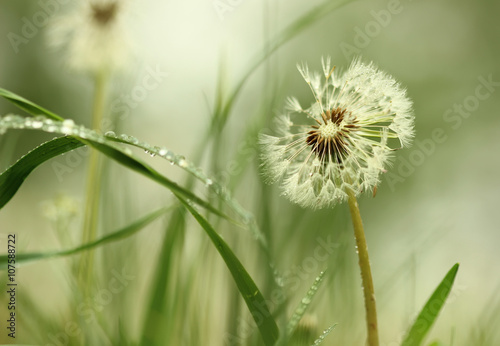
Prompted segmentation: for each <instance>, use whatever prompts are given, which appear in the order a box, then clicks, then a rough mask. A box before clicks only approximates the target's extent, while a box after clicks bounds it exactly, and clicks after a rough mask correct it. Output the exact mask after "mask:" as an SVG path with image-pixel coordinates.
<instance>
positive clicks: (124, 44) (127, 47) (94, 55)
mask: <svg viewBox="0 0 500 346" xmlns="http://www.w3.org/2000/svg"><path fill="white" fill-rule="evenodd" d="M129 10H130V4H129V1H127V0H87V1H80V2H79V3H78V6H77V7H76V8H75V9H74V10H73V11H71V12H70V13H68V14H66V15H61V16H58V17H56V18H55V19H54V20H53V21H52V23H51V26H50V28H49V30H48V34H47V39H48V43H49V45H50V46H52V47H54V48H56V49H58V50H59V51H61V53H62V54H63V56H64V58H65V63H66V65H67V66H68V67H69V68H71V69H72V70H75V71H77V72H91V73H102V72H103V71H117V70H122V69H124V68H125V67H126V66H127V65H128V64H129V63H130V62H131V60H132V57H133V55H134V44H133V40H132V39H131V35H130V26H129V23H128V20H129V19H130V13H129Z"/></svg>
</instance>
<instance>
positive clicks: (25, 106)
mask: <svg viewBox="0 0 500 346" xmlns="http://www.w3.org/2000/svg"><path fill="white" fill-rule="evenodd" d="M0 96H2V97H4V98H6V99H7V100H9V101H10V102H12V103H14V104H15V105H16V106H18V107H19V108H21V109H22V110H24V111H26V112H28V113H29V114H31V115H44V116H46V117H47V118H50V119H52V120H58V121H63V120H64V119H63V118H61V117H60V116H59V115H57V114H55V113H52V112H51V111H49V110H47V109H45V108H43V107H41V106H39V105H37V104H35V103H33V102H31V101H29V100H26V99H25V98H24V97H21V96H19V95H17V94H14V93H13V92H11V91H8V90H5V89H3V88H0Z"/></svg>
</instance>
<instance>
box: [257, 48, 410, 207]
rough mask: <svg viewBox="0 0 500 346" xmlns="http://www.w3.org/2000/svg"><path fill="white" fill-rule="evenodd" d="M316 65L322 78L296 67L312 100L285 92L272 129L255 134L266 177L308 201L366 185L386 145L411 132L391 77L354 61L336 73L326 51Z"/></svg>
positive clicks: (339, 197)
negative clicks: (284, 103)
mask: <svg viewBox="0 0 500 346" xmlns="http://www.w3.org/2000/svg"><path fill="white" fill-rule="evenodd" d="M322 65H323V71H322V72H323V76H324V81H322V78H321V77H320V75H318V74H314V73H310V72H309V68H308V67H307V65H304V64H302V65H300V66H298V69H299V72H300V73H301V75H302V77H303V78H304V80H305V81H306V82H307V84H308V85H309V87H310V89H311V91H312V93H313V95H314V98H315V102H314V103H313V104H312V105H311V106H310V107H309V108H306V109H304V108H303V107H302V106H301V105H300V103H299V102H298V101H297V99H295V98H289V99H288V101H287V110H288V111H289V112H288V113H286V114H284V115H281V116H279V117H278V118H277V120H276V124H275V125H276V126H275V128H276V133H277V135H274V136H273V135H261V136H260V144H261V147H262V160H263V167H264V171H265V174H266V176H267V178H268V180H269V181H270V182H276V181H278V180H282V189H283V194H284V195H286V196H288V198H289V199H290V200H291V201H292V202H294V203H297V204H299V205H301V206H303V207H312V208H323V207H328V206H332V205H334V204H336V203H338V202H342V201H344V200H346V199H347V197H348V195H347V191H348V190H349V191H352V192H353V193H354V194H355V195H358V194H359V193H361V192H362V191H372V190H373V189H374V188H375V186H377V185H378V184H379V182H380V178H379V176H380V173H381V172H385V168H384V167H385V166H387V164H388V163H389V160H390V157H391V152H392V151H393V150H394V149H396V148H398V147H403V146H408V145H410V143H411V140H412V138H413V135H414V131H413V113H412V102H411V101H410V100H409V98H408V97H407V96H406V91H405V90H404V89H403V88H402V87H401V86H400V85H399V84H398V83H397V82H396V81H395V80H394V79H393V78H392V77H391V76H389V75H387V74H386V73H384V72H382V71H380V70H378V69H377V68H376V67H375V66H374V65H373V63H370V64H365V63H363V62H361V61H360V60H355V61H353V62H352V64H351V66H350V67H349V69H348V70H347V71H346V72H345V73H343V74H340V73H338V72H337V71H336V70H335V68H331V66H330V59H329V58H328V59H326V61H325V60H322ZM294 114H295V115H294ZM292 116H294V118H292ZM291 119H294V120H295V119H297V120H296V123H295V122H294V121H292V120H291ZM393 142H396V143H393Z"/></svg>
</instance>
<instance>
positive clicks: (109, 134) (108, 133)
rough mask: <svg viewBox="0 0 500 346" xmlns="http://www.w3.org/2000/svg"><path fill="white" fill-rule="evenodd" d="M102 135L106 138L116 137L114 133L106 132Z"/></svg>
mask: <svg viewBox="0 0 500 346" xmlns="http://www.w3.org/2000/svg"><path fill="white" fill-rule="evenodd" d="M104 135H105V136H106V137H116V133H115V132H114V131H108V132H106V133H105V134H104Z"/></svg>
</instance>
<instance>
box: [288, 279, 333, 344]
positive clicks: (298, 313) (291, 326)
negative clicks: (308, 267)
mask: <svg viewBox="0 0 500 346" xmlns="http://www.w3.org/2000/svg"><path fill="white" fill-rule="evenodd" d="M325 273H326V271H322V272H321V273H320V274H319V275H318V277H317V278H316V279H315V280H314V283H313V284H312V286H311V287H310V288H309V290H308V291H307V293H306V295H305V297H304V298H302V300H301V301H300V304H299V306H297V308H296V309H295V311H294V312H293V315H292V317H291V318H290V321H288V324H287V326H286V334H285V335H284V336H283V337H284V338H289V337H291V336H292V335H293V332H294V331H295V328H296V327H297V325H298V324H299V322H300V320H301V319H302V316H304V313H305V312H306V310H307V308H308V306H309V304H311V302H312V299H313V298H314V296H315V295H316V293H317V292H318V289H319V287H320V286H321V283H322V282H323V279H324V278H325Z"/></svg>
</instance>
